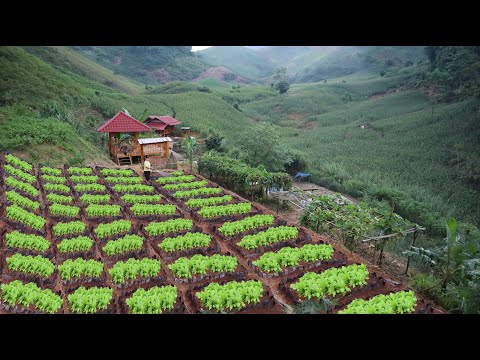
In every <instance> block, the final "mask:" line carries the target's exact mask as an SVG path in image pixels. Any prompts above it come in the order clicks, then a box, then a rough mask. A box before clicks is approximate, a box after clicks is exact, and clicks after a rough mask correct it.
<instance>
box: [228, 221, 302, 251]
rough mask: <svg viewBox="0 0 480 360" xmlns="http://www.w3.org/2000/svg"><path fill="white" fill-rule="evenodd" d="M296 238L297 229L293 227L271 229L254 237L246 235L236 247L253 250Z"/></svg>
mask: <svg viewBox="0 0 480 360" xmlns="http://www.w3.org/2000/svg"><path fill="white" fill-rule="evenodd" d="M297 236H298V229H297V228H296V227H293V226H277V227H271V228H269V229H267V230H265V231H260V232H259V233H257V234H254V235H247V236H244V237H243V238H242V241H240V242H238V243H237V245H238V246H240V247H242V248H244V249H247V250H251V249H255V248H257V247H259V246H266V245H270V244H274V243H277V242H279V241H288V240H294V239H296V238H297Z"/></svg>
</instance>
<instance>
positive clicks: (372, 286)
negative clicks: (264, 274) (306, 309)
mask: <svg viewBox="0 0 480 360" xmlns="http://www.w3.org/2000/svg"><path fill="white" fill-rule="evenodd" d="M305 273H306V272H304V273H301V274H299V275H296V276H295V277H289V278H287V279H286V280H282V281H280V283H279V284H278V287H279V289H280V290H281V291H282V292H284V293H285V294H286V295H287V297H288V298H289V299H290V300H291V301H292V302H293V303H294V304H299V303H301V302H303V301H306V300H308V299H306V298H302V297H301V296H299V294H298V292H297V291H296V290H294V289H292V288H291V287H290V285H292V284H294V283H296V282H297V281H298V280H299V279H300V278H301V277H302V276H303V275H304V274H305ZM397 288H398V287H396V286H395V285H393V284H391V283H388V282H386V281H385V279H384V278H382V277H379V276H377V274H376V273H374V272H372V273H370V274H369V275H368V278H367V285H364V286H361V287H359V286H356V287H354V288H352V290H351V291H349V292H347V293H345V294H343V295H342V294H337V295H335V296H333V297H332V296H328V295H327V296H326V297H328V298H329V299H330V300H336V301H337V303H336V305H335V308H339V307H343V306H345V305H347V304H349V303H350V302H352V301H353V300H354V299H358V298H360V297H362V296H365V297H367V298H368V297H372V296H375V295H379V294H382V293H385V292H389V291H393V290H395V289H397Z"/></svg>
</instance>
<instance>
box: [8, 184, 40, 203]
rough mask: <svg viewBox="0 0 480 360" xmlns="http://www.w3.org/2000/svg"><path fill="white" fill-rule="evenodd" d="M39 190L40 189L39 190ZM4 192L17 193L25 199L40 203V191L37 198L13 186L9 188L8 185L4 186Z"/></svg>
mask: <svg viewBox="0 0 480 360" xmlns="http://www.w3.org/2000/svg"><path fill="white" fill-rule="evenodd" d="M37 190H38V188H37ZM3 191H4V193H6V192H7V191H15V192H16V193H17V194H19V195H22V196H23V197H26V198H28V199H30V200H32V201H40V200H39V199H40V190H39V192H38V195H37V196H33V195H31V194H30V193H27V192H26V191H23V190H20V189H17V188H16V187H13V186H8V185H3Z"/></svg>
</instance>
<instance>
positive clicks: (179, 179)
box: [157, 175, 195, 185]
mask: <svg viewBox="0 0 480 360" xmlns="http://www.w3.org/2000/svg"><path fill="white" fill-rule="evenodd" d="M194 179H195V176H193V175H180V176H167V177H160V178H158V179H157V183H158V184H160V185H165V184H174V183H186V182H190V181H193V180H194Z"/></svg>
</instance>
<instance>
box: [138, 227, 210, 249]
mask: <svg viewBox="0 0 480 360" xmlns="http://www.w3.org/2000/svg"><path fill="white" fill-rule="evenodd" d="M149 223H150V222H143V223H140V225H139V227H140V230H141V232H142V235H144V236H145V239H147V241H148V242H150V243H151V244H154V243H155V242H159V241H161V240H163V239H165V238H168V237H177V236H180V235H185V234H186V233H195V232H202V231H203V229H202V228H201V227H200V226H198V225H195V224H194V225H193V226H192V228H191V229H188V230H179V231H174V232H169V233H165V234H159V235H157V236H152V235H149V234H148V232H147V231H146V230H145V227H146V226H148V224H149Z"/></svg>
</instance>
